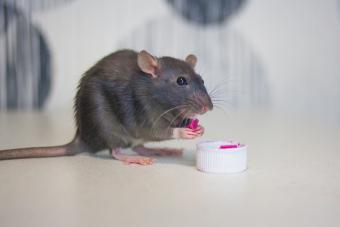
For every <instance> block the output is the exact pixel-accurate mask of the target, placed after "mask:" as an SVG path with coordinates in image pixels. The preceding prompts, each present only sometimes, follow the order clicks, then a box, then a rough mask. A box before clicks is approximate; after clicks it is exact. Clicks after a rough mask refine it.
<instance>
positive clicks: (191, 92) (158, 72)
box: [138, 50, 213, 117]
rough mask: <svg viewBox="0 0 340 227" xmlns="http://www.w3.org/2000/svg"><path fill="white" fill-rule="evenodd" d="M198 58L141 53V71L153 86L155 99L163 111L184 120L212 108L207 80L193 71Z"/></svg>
mask: <svg viewBox="0 0 340 227" xmlns="http://www.w3.org/2000/svg"><path fill="white" fill-rule="evenodd" d="M196 62H197V58H196V57H195V56H194V55H192V54H190V55H188V56H187V57H186V58H185V60H179V59H176V58H171V57H161V58H155V57H154V56H152V55H150V54H149V53H148V52H146V51H144V50H143V51H141V52H140V53H139V54H138V66H139V68H140V69H141V70H142V71H143V72H145V73H146V74H148V76H149V81H150V82H151V83H152V93H153V94H152V99H153V101H156V102H157V104H160V106H161V107H162V109H163V110H164V111H166V110H170V109H171V108H173V109H172V110H171V112H172V113H176V114H178V115H180V116H182V117H193V116H194V115H196V114H204V113H206V112H207V111H209V110H212V109H213V104H212V102H211V98H210V96H209V94H208V92H207V90H206V88H205V86H204V81H203V79H202V77H201V76H200V75H198V74H197V73H196V72H195V70H194V68H195V65H196Z"/></svg>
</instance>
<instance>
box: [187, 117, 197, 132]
mask: <svg viewBox="0 0 340 227" xmlns="http://www.w3.org/2000/svg"><path fill="white" fill-rule="evenodd" d="M198 122H199V120H198V119H192V120H191V122H190V124H189V125H188V126H187V128H190V129H193V130H194V129H197V127H198Z"/></svg>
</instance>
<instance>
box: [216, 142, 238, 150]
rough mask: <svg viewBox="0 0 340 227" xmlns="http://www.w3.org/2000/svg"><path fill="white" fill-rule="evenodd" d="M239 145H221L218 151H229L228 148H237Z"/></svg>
mask: <svg viewBox="0 0 340 227" xmlns="http://www.w3.org/2000/svg"><path fill="white" fill-rule="evenodd" d="M239 146H240V144H239V143H238V144H226V145H221V146H220V149H230V148H238V147H239Z"/></svg>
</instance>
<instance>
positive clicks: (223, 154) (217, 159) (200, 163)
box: [196, 141, 247, 173]
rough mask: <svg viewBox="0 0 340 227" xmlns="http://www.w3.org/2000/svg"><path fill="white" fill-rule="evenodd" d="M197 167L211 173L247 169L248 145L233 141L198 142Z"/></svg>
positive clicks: (234, 171) (235, 171)
mask: <svg viewBox="0 0 340 227" xmlns="http://www.w3.org/2000/svg"><path fill="white" fill-rule="evenodd" d="M196 167H197V169H198V170H201V171H204V172H209V173H237V172H241V171H244V170H246V169H247V146H246V145H243V144H239V143H235V142H233V141H206V142H200V143H198V144H197V152H196Z"/></svg>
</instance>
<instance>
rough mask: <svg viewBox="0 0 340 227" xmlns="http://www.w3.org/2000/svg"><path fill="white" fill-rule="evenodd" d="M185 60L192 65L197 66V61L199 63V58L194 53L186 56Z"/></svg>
mask: <svg viewBox="0 0 340 227" xmlns="http://www.w3.org/2000/svg"><path fill="white" fill-rule="evenodd" d="M185 61H186V62H187V63H188V64H189V65H191V67H193V68H195V66H196V63H197V58H196V56H195V55H193V54H189V55H188V56H187V57H186V58H185Z"/></svg>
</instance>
